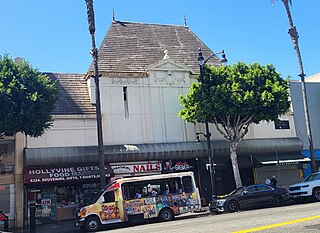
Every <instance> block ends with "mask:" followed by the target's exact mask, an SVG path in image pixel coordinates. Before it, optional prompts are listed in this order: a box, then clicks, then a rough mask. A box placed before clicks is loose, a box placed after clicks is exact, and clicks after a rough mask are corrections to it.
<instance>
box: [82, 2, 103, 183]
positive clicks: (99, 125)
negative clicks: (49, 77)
mask: <svg viewBox="0 0 320 233" xmlns="http://www.w3.org/2000/svg"><path fill="white" fill-rule="evenodd" d="M85 1H86V4H87V14H88V24H89V32H90V35H91V42H92V50H91V52H90V53H91V55H92V60H93V66H94V71H93V78H94V81H95V88H96V104H95V105H96V116H97V134H98V152H99V153H98V155H99V172H100V186H101V187H100V188H101V189H103V188H104V187H105V186H106V170H105V167H104V150H103V135H102V118H101V104H100V87H99V73H98V50H97V48H96V42H95V37H94V33H95V31H96V28H95V23H94V11H93V0H85Z"/></svg>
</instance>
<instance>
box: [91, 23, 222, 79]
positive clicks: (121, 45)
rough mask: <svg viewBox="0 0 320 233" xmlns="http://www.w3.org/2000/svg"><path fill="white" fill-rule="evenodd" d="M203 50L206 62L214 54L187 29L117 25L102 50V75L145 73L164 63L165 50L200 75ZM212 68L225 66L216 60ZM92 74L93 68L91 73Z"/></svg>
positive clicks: (148, 25) (134, 24) (100, 52)
mask: <svg viewBox="0 0 320 233" xmlns="http://www.w3.org/2000/svg"><path fill="white" fill-rule="evenodd" d="M199 48H201V49H202V52H203V56H204V57H205V58H207V57H209V56H210V55H211V54H213V52H212V51H211V50H210V49H209V48H208V47H207V46H206V45H205V44H204V43H203V42H202V41H201V40H200V39H199V38H198V37H197V36H196V35H195V34H194V33H193V32H192V31H191V30H190V29H189V28H188V27H185V26H175V25H160V24H146V23H132V22H120V21H114V22H112V23H111V26H110V28H109V30H108V32H107V34H106V36H105V38H104V40H103V41H102V44H101V46H100V48H99V63H98V66H99V73H102V74H103V73H117V72H124V73H145V72H146V67H147V66H148V65H150V64H153V63H156V62H159V61H160V60H162V59H163V57H164V55H165V54H164V51H165V50H167V51H168V55H169V56H170V58H172V59H173V60H175V61H177V62H179V63H180V64H183V65H185V66H187V67H189V68H190V71H191V72H192V73H199V65H198V49H199ZM208 64H210V65H220V64H221V62H220V60H219V59H218V58H217V57H213V58H212V59H210V60H209V61H208ZM92 70H93V66H92V65H91V67H90V69H89V71H91V72H92Z"/></svg>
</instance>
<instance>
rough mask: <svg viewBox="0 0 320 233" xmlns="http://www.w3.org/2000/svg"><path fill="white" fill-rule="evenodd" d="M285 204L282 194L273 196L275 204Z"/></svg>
mask: <svg viewBox="0 0 320 233" xmlns="http://www.w3.org/2000/svg"><path fill="white" fill-rule="evenodd" d="M282 204H283V198H282V197H281V196H280V195H275V196H274V197H273V205H274V206H281V205H282Z"/></svg>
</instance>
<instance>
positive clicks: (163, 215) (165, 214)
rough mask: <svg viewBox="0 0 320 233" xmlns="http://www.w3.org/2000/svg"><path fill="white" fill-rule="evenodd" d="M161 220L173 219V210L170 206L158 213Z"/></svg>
mask: <svg viewBox="0 0 320 233" xmlns="http://www.w3.org/2000/svg"><path fill="white" fill-rule="evenodd" d="M159 218H160V219H161V221H171V220H173V219H174V215H173V212H172V210H171V209H170V208H164V209H162V210H161V211H160V213H159Z"/></svg>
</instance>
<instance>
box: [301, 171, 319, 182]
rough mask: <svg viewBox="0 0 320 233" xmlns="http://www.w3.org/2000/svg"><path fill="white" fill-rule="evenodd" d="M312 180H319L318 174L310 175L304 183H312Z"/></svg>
mask: <svg viewBox="0 0 320 233" xmlns="http://www.w3.org/2000/svg"><path fill="white" fill-rule="evenodd" d="M313 180H320V173H314V174H311V175H309V176H308V177H307V178H306V179H305V180H304V181H313Z"/></svg>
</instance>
